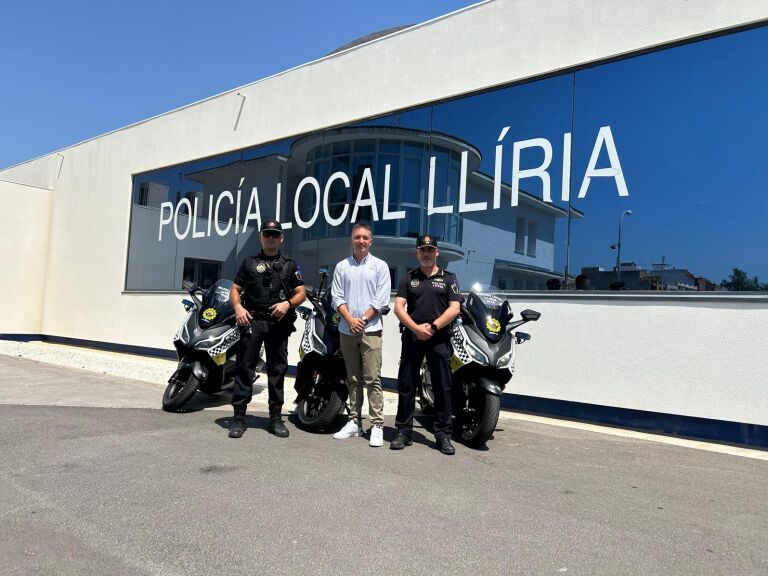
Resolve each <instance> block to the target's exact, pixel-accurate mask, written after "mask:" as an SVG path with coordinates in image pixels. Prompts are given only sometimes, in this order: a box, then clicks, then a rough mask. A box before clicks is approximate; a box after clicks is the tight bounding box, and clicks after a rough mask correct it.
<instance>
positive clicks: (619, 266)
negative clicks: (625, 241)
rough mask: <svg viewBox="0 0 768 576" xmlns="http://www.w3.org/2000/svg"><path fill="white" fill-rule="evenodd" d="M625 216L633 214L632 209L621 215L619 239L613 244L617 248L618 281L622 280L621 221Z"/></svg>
mask: <svg viewBox="0 0 768 576" xmlns="http://www.w3.org/2000/svg"><path fill="white" fill-rule="evenodd" d="M624 216H632V210H624V212H622V213H621V216H619V241H618V242H616V244H614V245H613V246H611V248H615V249H616V282H619V281H621V223H622V222H623V221H624Z"/></svg>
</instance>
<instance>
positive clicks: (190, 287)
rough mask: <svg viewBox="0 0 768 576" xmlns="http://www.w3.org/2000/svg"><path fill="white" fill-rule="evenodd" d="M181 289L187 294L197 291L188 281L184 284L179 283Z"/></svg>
mask: <svg viewBox="0 0 768 576" xmlns="http://www.w3.org/2000/svg"><path fill="white" fill-rule="evenodd" d="M181 287H182V288H184V290H186V291H187V292H195V291H196V290H197V284H195V283H194V282H190V281H189V280H184V282H182V283H181Z"/></svg>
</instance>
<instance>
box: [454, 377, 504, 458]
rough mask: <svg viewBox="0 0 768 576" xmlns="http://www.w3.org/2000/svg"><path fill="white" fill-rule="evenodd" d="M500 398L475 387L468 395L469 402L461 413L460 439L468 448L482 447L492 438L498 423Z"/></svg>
mask: <svg viewBox="0 0 768 576" xmlns="http://www.w3.org/2000/svg"><path fill="white" fill-rule="evenodd" d="M500 408H501V398H500V397H499V396H496V395H495V394H491V393H490V392H488V391H487V390H485V389H483V388H480V387H476V388H473V389H472V391H471V392H470V395H469V402H468V403H467V406H466V407H465V409H464V410H463V412H462V413H461V418H460V425H461V439H462V440H463V441H464V442H465V443H466V444H468V445H470V446H475V447H478V446H482V445H484V444H485V443H486V441H488V439H489V438H490V437H491V436H493V431H494V430H495V429H496V424H498V422H499V409H500Z"/></svg>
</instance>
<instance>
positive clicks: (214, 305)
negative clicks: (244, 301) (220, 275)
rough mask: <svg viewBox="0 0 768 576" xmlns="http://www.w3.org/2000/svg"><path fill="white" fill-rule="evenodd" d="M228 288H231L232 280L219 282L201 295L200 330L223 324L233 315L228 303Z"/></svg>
mask: <svg viewBox="0 0 768 576" xmlns="http://www.w3.org/2000/svg"><path fill="white" fill-rule="evenodd" d="M230 288H232V280H219V281H218V282H216V284H214V285H213V286H211V287H210V288H208V290H207V291H206V293H205V294H203V307H202V309H201V310H200V317H199V321H200V326H201V327H202V328H209V327H210V326H215V325H216V324H219V323H220V322H224V321H225V320H226V319H227V318H229V317H230V316H232V315H233V314H234V313H235V311H234V310H233V309H232V305H231V304H230V303H229V289H230Z"/></svg>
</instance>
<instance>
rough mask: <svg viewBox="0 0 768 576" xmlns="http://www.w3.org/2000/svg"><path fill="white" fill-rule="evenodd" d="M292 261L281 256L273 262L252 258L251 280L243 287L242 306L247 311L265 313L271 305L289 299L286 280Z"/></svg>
mask: <svg viewBox="0 0 768 576" xmlns="http://www.w3.org/2000/svg"><path fill="white" fill-rule="evenodd" d="M291 262H292V260H291V259H290V258H286V257H285V256H283V255H282V254H281V255H280V256H279V257H277V258H275V259H274V260H263V259H261V258H258V257H255V258H254V266H253V268H252V269H251V279H250V280H249V282H248V283H247V284H246V285H245V286H244V287H243V288H244V291H243V294H244V300H245V302H244V304H245V307H246V308H247V309H249V310H256V311H265V310H267V309H269V307H270V306H271V305H272V304H277V303H278V302H283V301H285V300H288V299H290V297H291V293H292V291H291V290H290V289H289V288H288V280H289V279H290V273H291V270H292V269H293V267H292V266H290V263H291Z"/></svg>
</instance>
